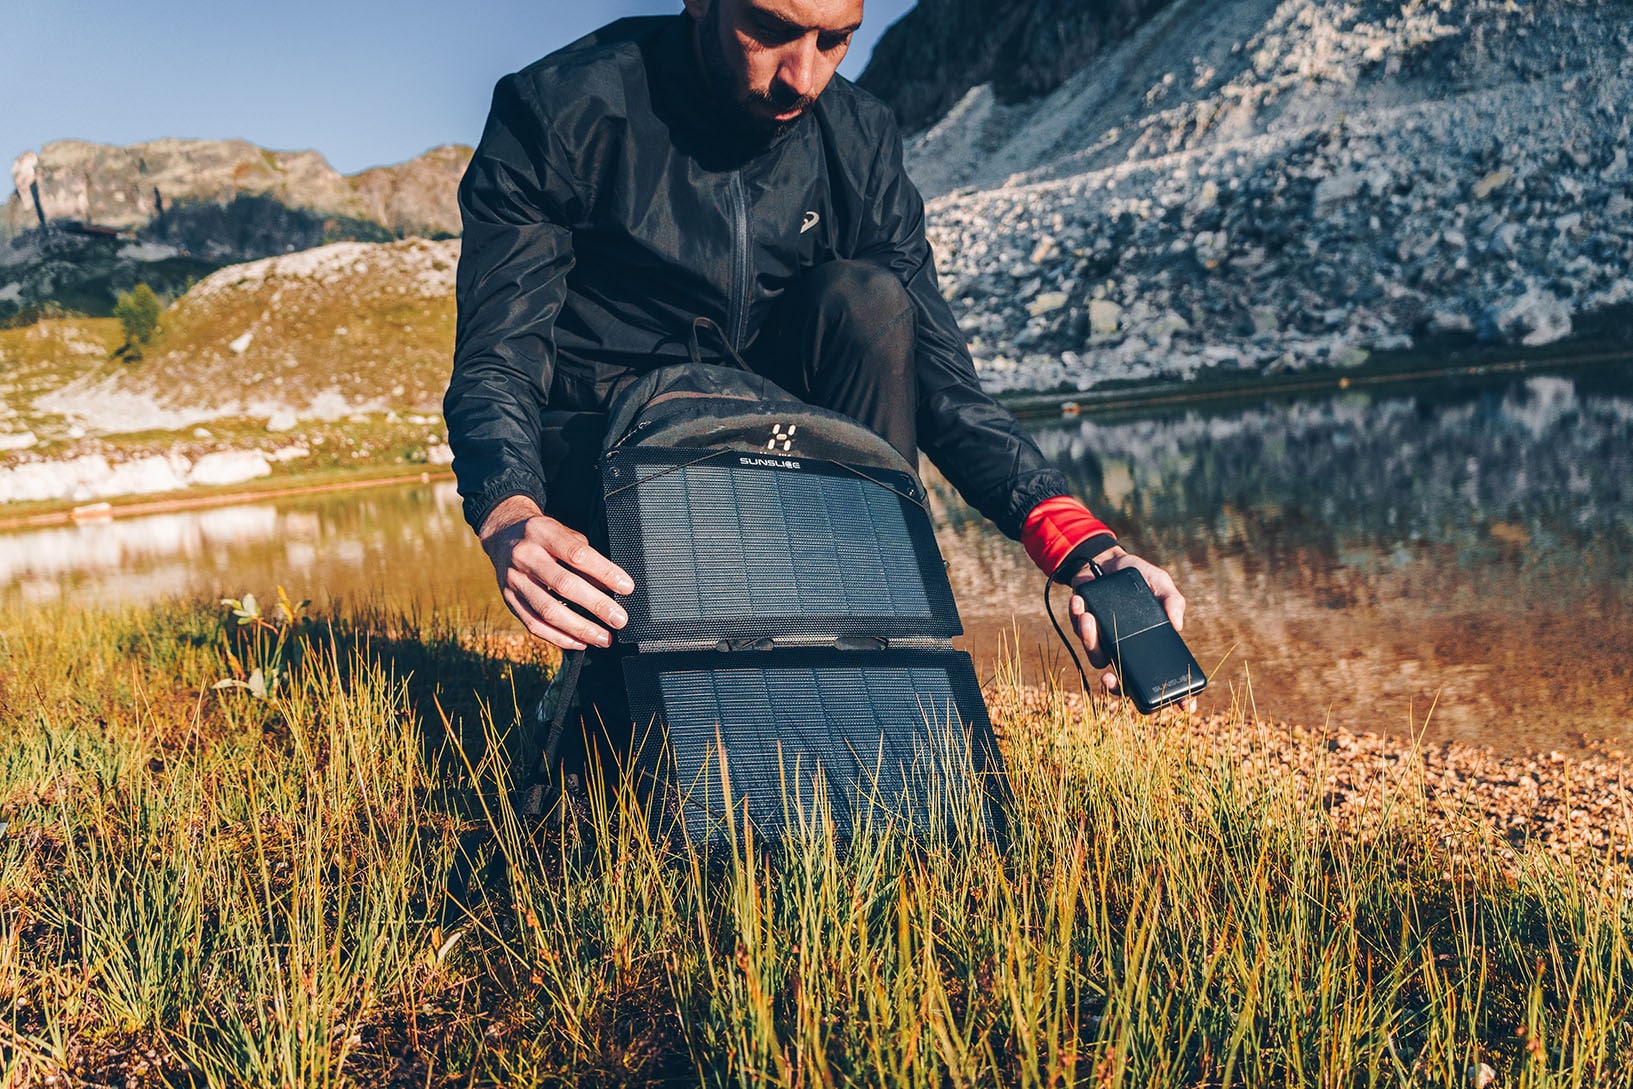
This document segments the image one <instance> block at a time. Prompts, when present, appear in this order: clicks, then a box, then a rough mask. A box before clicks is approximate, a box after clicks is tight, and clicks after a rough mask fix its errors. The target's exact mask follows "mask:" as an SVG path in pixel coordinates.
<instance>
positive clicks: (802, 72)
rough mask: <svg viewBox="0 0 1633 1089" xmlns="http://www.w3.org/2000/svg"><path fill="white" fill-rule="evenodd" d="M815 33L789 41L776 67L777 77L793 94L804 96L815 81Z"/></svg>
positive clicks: (809, 91) (808, 92)
mask: <svg viewBox="0 0 1633 1089" xmlns="http://www.w3.org/2000/svg"><path fill="white" fill-rule="evenodd" d="M816 56H817V43H816V34H815V33H811V34H807V35H805V36H804V37H802V38H800V39H799V40H798V41H795V42H790V43H789V45H788V48H787V50H786V51H785V52H784V53H783V56H782V63H781V64H779V65H778V67H777V77H778V78H779V79H781V80H782V82H783V85H784V86H786V87H787V88H788V89H789V90H790V91H793V92H794V93H795V94H797V95H800V96H801V97H804V96H805V95H808V94H810V93H811V88H812V87H813V86H814V85H815V83H816Z"/></svg>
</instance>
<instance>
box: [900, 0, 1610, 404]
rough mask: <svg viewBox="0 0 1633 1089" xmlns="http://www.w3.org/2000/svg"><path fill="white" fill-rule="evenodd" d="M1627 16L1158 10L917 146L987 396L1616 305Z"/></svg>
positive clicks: (1438, 334) (1521, 322)
mask: <svg viewBox="0 0 1633 1089" xmlns="http://www.w3.org/2000/svg"><path fill="white" fill-rule="evenodd" d="M1630 118H1633V4H1629V3H1628V2H1626V0H1605V2H1600V3H1591V4H1589V3H1581V2H1577V0H1533V2H1530V3H1526V4H1524V5H1518V4H1512V3H1508V2H1507V0H1407V2H1404V3H1403V2H1400V0H1394V2H1386V0H1342V2H1340V0H1223V2H1215V3H1206V2H1204V0H1176V2H1175V3H1174V4H1172V5H1170V6H1169V7H1168V8H1166V9H1165V10H1164V11H1162V12H1161V13H1159V14H1158V15H1157V16H1155V17H1153V18H1152V19H1151V20H1150V21H1149V22H1148V23H1147V24H1146V25H1145V26H1143V27H1142V28H1141V29H1140V30H1139V31H1138V32H1137V33H1135V34H1134V35H1133V37H1131V38H1130V39H1129V40H1128V41H1127V42H1125V43H1123V44H1122V45H1120V46H1118V47H1117V48H1115V49H1113V50H1111V51H1109V52H1108V53H1106V54H1105V55H1103V56H1102V57H1100V58H1098V59H1097V60H1096V61H1094V62H1093V63H1091V64H1090V65H1088V66H1086V67H1085V68H1084V69H1083V70H1081V71H1080V72H1078V73H1077V74H1076V75H1074V76H1072V77H1071V79H1069V80H1068V81H1067V82H1066V83H1065V84H1063V85H1062V86H1061V87H1060V88H1059V89H1058V90H1057V91H1055V92H1054V93H1053V94H1051V95H1049V96H1048V97H1046V98H1045V99H1043V100H1041V101H1039V102H1036V103H1032V104H1027V105H1006V104H1004V103H1003V102H1002V101H1000V100H999V97H998V96H997V94H996V93H995V92H994V91H993V90H992V89H991V88H987V87H983V88H977V89H976V90H973V91H971V92H970V93H969V94H967V95H966V96H965V98H964V99H963V100H962V101H961V102H960V103H959V105H958V106H957V107H956V108H955V109H954V110H953V111H952V112H951V113H950V114H949V115H948V116H947V117H946V118H944V119H943V120H942V121H941V122H940V123H938V124H937V125H935V126H933V127H931V128H930V129H928V130H926V131H925V132H923V133H920V134H919V135H918V136H917V137H915V138H913V139H912V140H910V141H909V147H908V160H909V169H910V170H911V172H912V173H913V175H914V177H915V178H916V179H917V180H918V182H919V184H920V185H921V187H922V188H923V189H925V190H926V192H927V193H930V194H932V195H933V194H936V193H940V194H943V195H942V196H940V198H939V199H935V200H932V201H931V203H930V205H929V208H928V215H929V220H930V235H931V241H932V243H933V244H934V246H935V248H936V253H937V258H938V268H939V270H940V273H941V277H942V284H943V287H944V289H945V290H946V293H947V294H948V296H949V297H950V298H951V299H952V300H953V302H954V309H955V311H956V312H957V313H958V314H959V317H960V319H961V321H962V323H963V326H964V329H965V332H966V333H967V334H968V335H969V336H970V337H971V339H972V342H973V349H974V353H975V356H976V361H977V365H978V366H979V367H980V368H981V370H982V374H983V380H984V381H985V382H986V383H987V384H988V386H989V387H990V388H992V389H995V390H1002V389H1012V388H1019V389H1038V388H1062V387H1064V388H1079V389H1086V388H1089V387H1092V386H1095V385H1099V384H1101V383H1105V382H1108V381H1115V380H1151V379H1159V378H1182V377H1185V376H1189V375H1193V374H1196V373H1198V372H1200V371H1203V370H1204V369H1210V368H1220V369H1232V368H1235V369H1242V370H1247V371H1255V372H1266V371H1275V370H1279V369H1288V368H1303V367H1309V366H1325V367H1347V366H1353V365H1355V364H1357V363H1359V362H1362V361H1364V360H1366V359H1367V357H1368V355H1369V354H1370V353H1375V352H1379V351H1396V350H1402V349H1409V348H1413V347H1423V346H1428V345H1438V344H1444V343H1450V342H1452V341H1473V340H1476V339H1485V340H1489V341H1493V342H1506V343H1512V344H1514V345H1517V346H1519V347H1520V348H1536V347H1540V346H1543V345H1547V344H1550V343H1554V342H1557V341H1559V340H1561V339H1563V338H1566V337H1569V336H1571V335H1573V334H1575V333H1578V332H1580V331H1581V330H1582V328H1583V327H1584V325H1585V324H1586V323H1589V322H1592V321H1594V320H1596V317H1595V316H1596V315H1607V314H1615V313H1618V312H1619V311H1620V310H1622V309H1625V308H1627V307H1628V304H1633V171H1630V169H1629V157H1628V151H1627V148H1628V146H1629V144H1630V142H1633V120H1630Z"/></svg>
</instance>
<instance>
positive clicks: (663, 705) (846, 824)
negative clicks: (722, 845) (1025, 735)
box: [624, 648, 1008, 841]
mask: <svg viewBox="0 0 1633 1089" xmlns="http://www.w3.org/2000/svg"><path fill="white" fill-rule="evenodd" d="M832 669H842V670H845V671H847V672H852V671H859V672H860V673H861V674H862V681H863V683H862V684H861V685H859V686H856V687H854V688H852V689H851V690H850V692H849V693H846V692H843V691H839V692H836V691H833V690H832V689H826V690H825V689H824V688H823V687H822V686H821V685H820V684H819V683H818V682H817V680H816V678H815V677H814V676H813V677H810V678H798V679H797V680H796V679H794V678H785V680H786V682H787V683H786V687H780V688H779V689H778V691H780V692H783V693H786V694H787V695H789V696H791V697H793V699H795V700H803V701H804V702H805V703H806V704H808V705H810V706H807V707H805V708H796V707H790V706H788V704H787V701H784V702H783V705H782V706H781V707H779V706H778V705H777V702H778V701H777V700H776V698H775V696H776V693H774V692H773V691H772V686H771V685H770V684H769V683H767V682H766V681H765V680H762V681H761V682H760V683H759V684H751V685H748V686H746V688H745V687H738V688H735V689H730V690H727V691H725V692H722V691H721V689H720V687H719V685H718V683H717V682H716V683H715V685H714V687H713V690H712V691H711V692H707V693H701V694H700V695H701V698H703V699H705V701H706V702H708V704H709V710H704V709H701V708H699V709H698V710H697V711H696V712H694V714H693V717H694V718H696V717H697V715H698V714H702V715H703V717H705V718H708V719H710V721H707V722H704V721H701V720H700V721H694V722H677V721H676V720H677V719H678V718H680V717H682V716H681V713H680V709H679V708H676V707H674V706H673V703H674V699H675V696H673V695H672V696H671V697H670V698H669V699H668V700H666V699H665V697H664V695H663V678H664V677H665V676H671V677H673V676H678V675H683V674H698V675H700V676H701V675H704V674H707V675H709V676H710V677H711V679H712V678H717V677H719V676H720V675H721V674H723V673H731V672H734V671H738V672H751V673H759V674H761V675H762V677H765V675H767V674H769V673H771V672H773V671H784V672H787V671H792V672H795V673H814V672H815V671H821V670H832ZM883 673H894V674H902V673H906V674H909V679H908V683H909V686H910V689H911V690H912V691H915V692H917V691H921V690H922V688H923V687H924V684H925V682H926V681H932V680H933V681H937V682H942V683H939V684H937V685H936V686H937V687H941V688H943V690H944V691H945V692H946V693H947V694H948V695H950V697H951V700H952V708H953V710H954V711H955V713H956V714H957V716H958V721H959V722H960V723H961V725H962V726H963V734H962V738H961V740H962V742H963V746H964V747H963V750H962V751H961V753H960V759H962V753H963V752H967V753H968V754H969V764H968V768H969V770H971V771H973V772H974V773H975V775H976V776H977V779H978V781H979V783H980V785H981V789H982V791H983V794H984V797H985V799H986V801H987V812H986V814H985V817H986V823H987V826H988V828H989V830H992V831H995V832H998V833H999V834H1002V827H1001V818H1002V807H1001V806H999V807H996V808H995V805H994V803H996V802H998V801H1000V799H1002V798H1006V797H1007V792H1008V786H1007V781H1006V780H1005V778H1004V769H1003V760H1002V757H1001V756H1000V755H999V752H998V745H997V737H996V735H995V734H994V732H993V729H992V722H991V720H990V719H989V718H988V717H987V709H986V703H985V701H984V700H983V699H982V697H981V686H980V683H979V682H978V680H977V679H976V676H975V667H974V664H973V663H972V662H971V660H970V657H969V655H968V654H965V653H964V652H963V651H956V650H918V649H915V650H882V651H836V650H828V649H825V648H822V649H819V648H795V649H789V650H775V651H749V652H737V653H733V654H722V653H720V652H718V651H682V652H667V653H656V654H641V655H635V656H632V657H630V658H628V659H626V660H625V662H624V676H625V680H626V682H627V685H628V689H629V697H630V710H631V712H632V714H633V717H634V721H635V723H636V729H637V732H638V733H641V732H644V731H645V730H646V729H647V728H648V727H649V725H650V724H652V723H653V722H654V721H658V722H660V723H661V724H662V726H661V730H660V732H659V735H658V736H659V737H660V738H661V739H662V744H660V745H652V744H648V745H644V746H642V748H641V752H640V755H639V757H638V761H639V764H640V770H641V771H642V772H643V773H644V775H645V776H647V777H648V778H649V779H651V780H655V781H656V782H657V783H658V784H660V786H661V787H662V788H663V790H664V791H665V793H666V794H668V796H669V800H670V801H671V802H672V801H673V800H674V795H675V793H677V792H678V793H680V794H681V795H683V796H684V797H685V799H686V800H685V801H684V803H682V804H681V810H682V813H683V815H684V817H685V820H686V824H687V828H688V831H689V833H690V834H691V836H692V838H693V839H694V840H697V841H702V840H705V839H708V838H710V837H711V836H713V835H716V834H718V824H719V822H720V821H721V820H722V819H723V816H724V811H723V808H722V806H721V802H722V797H723V796H722V792H721V786H720V778H719V764H718V762H717V761H715V760H714V759H713V758H712V756H711V755H710V754H711V753H712V751H713V749H714V746H715V741H716V738H717V737H718V738H719V739H720V740H722V741H723V742H724V743H725V745H726V750H727V759H726V768H727V774H728V777H729V779H730V781H731V785H732V792H733V794H734V796H735V797H736V798H737V799H738V800H740V799H741V798H742V796H743V795H744V794H747V795H748V796H749V798H750V802H749V811H750V813H751V814H752V815H753V817H754V821H755V825H756V828H757V829H758V830H759V831H760V832H761V833H762V834H763V835H768V836H772V837H776V836H779V835H781V834H782V833H783V832H784V831H786V828H787V815H786V814H785V813H783V812H782V810H783V808H784V807H783V805H782V804H781V800H782V799H783V798H784V796H785V794H784V786H783V783H784V776H785V775H789V776H792V774H793V771H794V768H795V766H796V761H797V762H799V763H800V764H803V757H804V756H805V755H807V754H813V755H815V754H823V755H825V754H831V753H833V752H835V751H838V750H840V749H841V748H842V746H841V744H840V741H841V740H842V739H843V738H844V736H845V735H844V734H843V732H840V733H838V734H837V735H836V728H837V729H838V730H840V731H843V725H842V724H838V725H837V726H836V722H835V716H836V712H837V713H838V714H839V715H844V714H845V713H846V711H849V712H850V713H855V712H859V711H865V712H866V714H867V715H868V716H869V717H871V718H872V723H871V724H867V723H864V724H862V729H863V730H865V731H867V732H870V733H871V732H872V730H873V729H875V728H877V729H878V730H879V737H878V739H877V741H873V742H869V745H871V747H872V752H871V753H863V752H862V751H861V750H860V748H857V747H853V746H843V748H848V749H849V751H850V753H851V756H852V759H853V761H854V762H853V763H852V764H851V765H850V766H849V767H848V768H846V769H845V773H844V774H841V773H840V771H839V769H837V768H833V767H831V766H830V765H827V764H823V765H821V770H822V781H823V783H824V790H825V792H826V794H827V797H828V801H829V813H830V815H831V818H832V820H833V824H834V828H835V831H836V833H837V834H840V835H841V836H844V835H848V834H850V832H851V831H852V830H853V825H854V822H855V816H854V814H853V813H852V811H851V808H850V795H849V792H848V785H849V782H848V781H854V780H855V779H856V778H857V773H858V772H859V771H862V770H863V769H868V770H869V775H868V777H869V778H870V779H872V780H873V785H874V788H875V790H876V791H877V792H878V793H879V794H882V795H885V796H887V797H889V796H892V795H894V796H896V797H898V798H899V796H900V794H901V793H902V792H903V790H904V789H905V788H907V787H908V786H909V784H908V783H907V781H906V778H905V777H904V775H903V774H902V773H901V772H902V771H903V770H904V769H905V770H906V771H907V772H908V773H909V774H911V773H912V772H913V769H919V770H920V772H921V773H920V774H915V775H913V779H914V782H913V783H912V784H911V785H912V786H914V787H916V788H918V789H919V790H920V791H921V795H920V796H921V797H922V796H923V793H922V792H923V791H924V790H925V789H926V788H927V786H928V783H929V778H928V772H927V771H924V770H923V769H924V765H923V763H922V759H921V757H922V753H923V751H924V750H923V749H920V748H918V746H921V745H925V744H930V745H933V744H934V742H933V739H932V738H931V736H930V734H929V731H927V730H926V729H924V728H923V719H922V718H919V719H918V723H917V724H909V726H910V728H909V729H907V730H899V731H892V729H891V723H890V721H881V720H880V719H879V717H878V711H879V708H880V707H881V706H884V707H889V706H891V704H892V702H894V703H896V704H897V705H899V704H900V699H899V697H900V694H901V691H902V688H901V683H900V680H899V679H897V678H888V677H883V676H881V674H883ZM869 674H872V676H869ZM915 674H916V675H917V676H916V678H915V677H914V676H913V675H915ZM892 690H893V691H892ZM918 698H919V699H920V700H922V697H918ZM844 704H848V705H849V707H848V708H846V709H845V710H840V707H841V705H844ZM728 705H735V708H736V710H737V711H738V713H742V714H744V715H745V716H746V717H748V718H751V719H753V720H756V721H749V722H744V723H731V722H723V721H719V720H720V718H722V717H723V714H721V715H717V714H715V713H714V711H716V710H719V711H721V712H724V711H725V708H726V706H728ZM920 708H921V710H920V711H919V712H917V713H916V714H915V717H917V716H918V715H919V714H922V702H921V703H920ZM800 710H804V711H806V712H808V713H806V714H803V715H802V714H799V713H797V712H798V711H800ZM811 711H815V712H816V714H815V715H814V716H813V715H812V714H810V713H809V712H811ZM944 713H945V709H934V708H932V709H931V710H930V714H931V715H932V716H933V717H934V718H936V719H937V720H938V722H939V719H940V716H941V715H942V714H944ZM807 719H811V720H812V721H806V720H807ZM853 721H854V720H853ZM915 725H916V728H912V727H914V726H915ZM893 732H894V733H895V734H896V736H895V737H892V736H891V735H892V733H893ZM791 733H793V734H794V736H792V737H791V736H790V734H791ZM677 741H679V743H680V744H679V747H677V745H676V742H677ZM904 741H905V742H906V747H904V744H903V742H904ZM779 742H780V743H781V763H780V765H779V762H778V755H779V749H778V744H779ZM802 742H803V743H802ZM893 742H894V743H893ZM734 753H735V755H734ZM745 753H747V754H749V755H746V756H745V755H744V754H745ZM892 756H895V757H896V759H895V760H891V759H890V757H892ZM755 757H758V758H759V759H758V761H756V760H755V759H754V758H755ZM857 758H860V759H857ZM870 760H871V763H868V762H865V761H870ZM756 764H757V765H758V766H756ZM960 766H962V765H960ZM875 775H877V778H875V777H874V776H875ZM806 784H807V780H806V779H805V777H804V775H803V773H802V774H801V775H800V776H798V777H796V779H795V782H794V784H793V786H794V793H795V795H796V796H797V797H799V798H801V799H806V798H809V797H810V796H811V795H812V793H813V792H814V788H812V787H809V786H807V785H806ZM688 788H689V789H688ZM768 789H769V790H770V791H771V792H772V793H773V794H774V795H775V796H776V797H777V798H778V799H779V805H778V806H776V807H775V808H773V809H771V810H770V811H767V810H765V809H764V807H763V806H756V805H755V804H754V801H753V799H754V796H755V795H756V794H757V793H762V792H764V791H766V790H768ZM699 792H700V793H701V796H700V794H699ZM923 810H924V807H923V806H922V805H921V806H919V807H918V808H917V811H916V812H915V813H914V814H913V815H914V816H915V817H922V816H923ZM670 811H672V809H671V810H670ZM738 811H739V812H741V809H739V810H738Z"/></svg>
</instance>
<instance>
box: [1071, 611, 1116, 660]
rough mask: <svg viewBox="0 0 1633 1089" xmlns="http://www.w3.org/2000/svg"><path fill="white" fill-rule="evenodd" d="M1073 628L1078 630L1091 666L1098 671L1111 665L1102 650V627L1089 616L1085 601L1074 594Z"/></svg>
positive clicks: (1078, 635)
mask: <svg viewBox="0 0 1633 1089" xmlns="http://www.w3.org/2000/svg"><path fill="white" fill-rule="evenodd" d="M1071 614H1072V626H1073V627H1074V628H1076V629H1077V637H1078V639H1079V640H1081V641H1082V643H1083V649H1084V650H1086V651H1088V654H1089V664H1090V665H1092V666H1094V667H1095V668H1096V669H1104V668H1105V667H1106V666H1108V665H1110V664H1111V659H1110V658H1109V657H1107V656H1106V654H1105V652H1104V651H1103V650H1101V649H1100V626H1099V625H1098V624H1096V623H1095V622H1094V617H1093V616H1090V615H1089V610H1088V608H1087V607H1086V606H1085V605H1084V604H1083V599H1082V598H1080V597H1078V596H1077V594H1075V593H1074V594H1072V604H1071Z"/></svg>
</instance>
